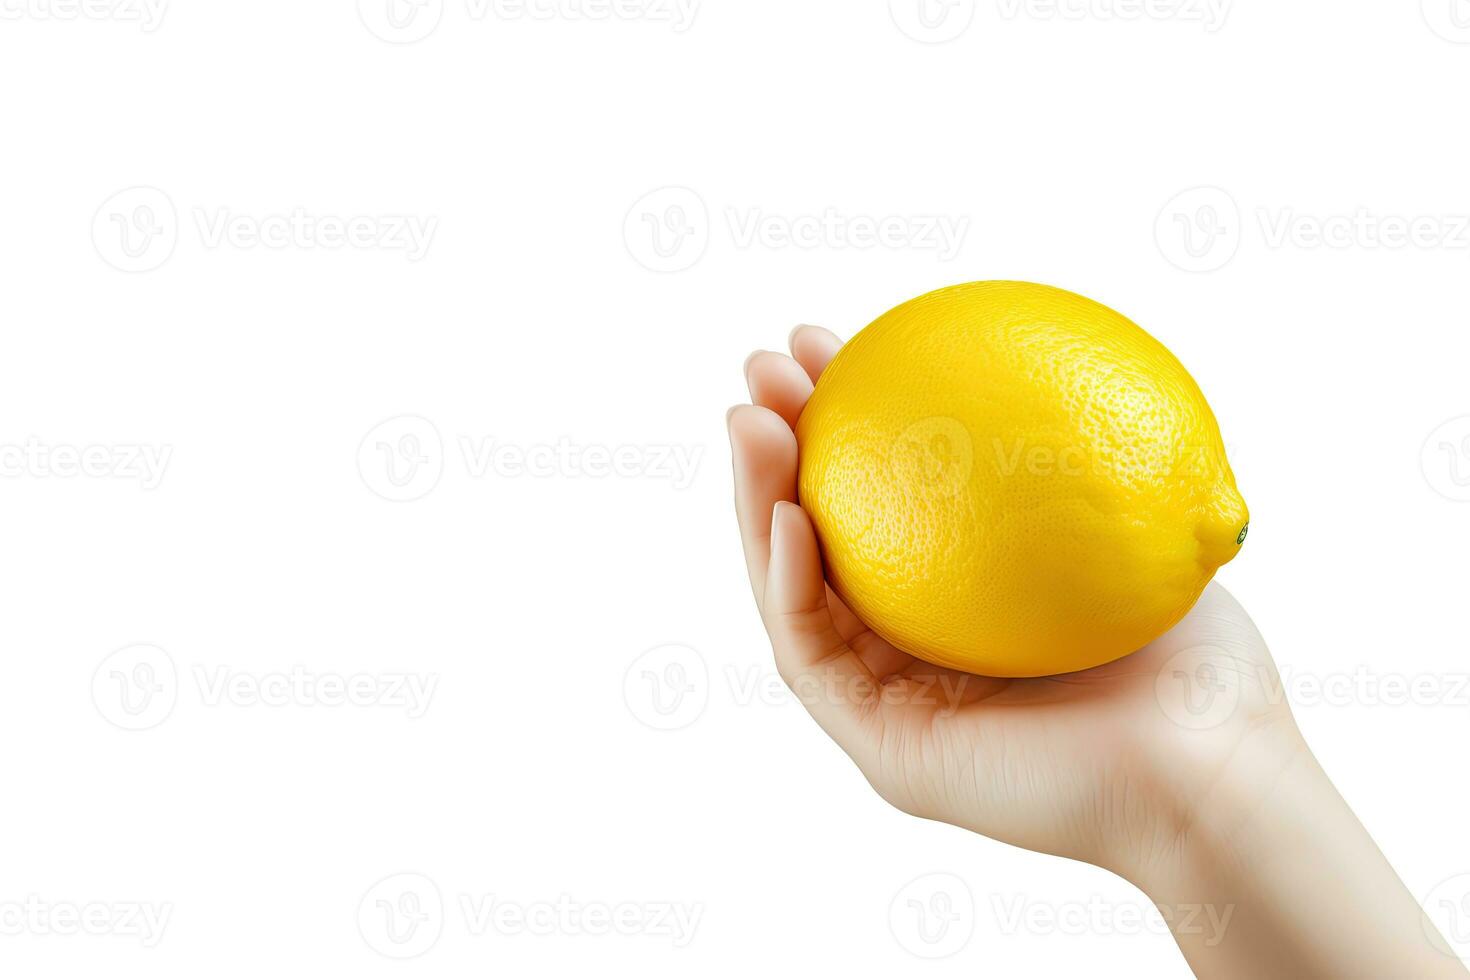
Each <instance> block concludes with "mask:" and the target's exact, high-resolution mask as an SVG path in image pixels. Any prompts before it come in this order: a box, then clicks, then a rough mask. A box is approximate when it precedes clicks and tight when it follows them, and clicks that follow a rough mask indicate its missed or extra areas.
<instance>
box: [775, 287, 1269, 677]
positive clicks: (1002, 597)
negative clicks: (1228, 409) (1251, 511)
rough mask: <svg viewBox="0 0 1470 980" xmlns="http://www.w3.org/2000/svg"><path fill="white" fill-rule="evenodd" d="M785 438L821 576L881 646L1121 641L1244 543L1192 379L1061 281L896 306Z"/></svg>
mask: <svg viewBox="0 0 1470 980" xmlns="http://www.w3.org/2000/svg"><path fill="white" fill-rule="evenodd" d="M796 435H797V440H798V442H799V444H800V449H801V456H800V459H801V471H800V495H801V503H802V505H803V506H804V507H805V508H806V509H807V511H808V512H809V513H810V514H811V517H812V521H813V523H814V524H815V526H816V529H817V535H818V537H819V539H820V541H821V544H822V552H823V556H824V558H825V561H826V567H827V574H828V578H829V580H830V581H831V584H832V587H833V588H834V589H835V590H836V592H837V593H838V595H840V596H841V597H842V599H843V600H844V601H845V602H846V603H847V604H848V605H849V606H850V607H851V608H852V609H853V611H854V612H856V613H857V614H858V615H859V616H860V617H861V618H862V619H863V620H864V621H865V622H866V623H867V624H868V625H869V626H870V627H871V628H872V629H874V630H875V631H876V632H877V633H878V634H880V635H881V636H883V637H884V638H885V639H887V640H888V641H889V642H890V643H892V644H894V645H895V646H897V647H899V648H900V649H902V650H905V651H907V652H909V653H911V654H913V655H915V656H917V657H920V658H922V659H924V660H927V661H929V662H931V663H935V664H940V665H943V666H947V667H956V668H959V669H961V670H966V671H970V672H972V673H979V674H990V675H994V676H1000V677H1035V676H1040V675H1045V674H1058V673H1065V672H1067V671H1074V670H1081V669H1083V668H1086V667H1093V666H1096V665H1098V664H1102V663H1107V662H1108V661H1110V660H1115V659H1117V658H1118V657H1121V656H1124V655H1125V654H1128V653H1131V652H1132V651H1134V650H1137V649H1138V648H1139V647H1141V646H1144V645H1145V644H1147V643H1148V642H1149V641H1150V640H1153V639H1154V638H1156V637H1157V636H1159V635H1160V634H1161V633H1163V632H1164V631H1165V630H1167V629H1168V628H1169V627H1171V626H1173V625H1174V624H1175V623H1176V622H1178V621H1179V619H1180V618H1181V617H1183V616H1184V614H1185V613H1186V612H1188V611H1189V609H1190V607H1191V606H1193V605H1194V602H1195V600H1196V599H1198V598H1199V595H1200V593H1201V592H1202V591H1203V590H1204V587H1205V585H1206V584H1208V583H1209V581H1210V578H1211V577H1212V576H1213V575H1214V574H1215V569H1217V568H1218V567H1219V566H1221V565H1223V564H1224V563H1226V562H1228V561H1229V560H1230V559H1232V558H1234V557H1235V555H1236V553H1237V552H1238V551H1239V550H1240V546H1241V544H1242V543H1243V542H1244V541H1245V535H1246V529H1247V527H1248V522H1249V515H1248V514H1247V512H1246V507H1245V501H1244V500H1242V499H1241V496H1240V493H1239V492H1238V491H1237V490H1236V489H1235V476H1234V474H1232V473H1231V471H1230V464H1229V463H1228V462H1226V459H1225V447H1224V445H1223V443H1222V442H1221V439H1220V430H1219V428H1218V426H1217V425H1216V423H1215V416H1214V414H1213V413H1212V412H1211V411H1210V407H1209V405H1207V404H1206V403H1205V398H1204V395H1202V394H1201V393H1200V390H1199V387H1198V386H1197V385H1196V384H1195V382H1194V379H1193V378H1191V377H1190V376H1189V374H1188V372H1186V371H1185V370H1184V367H1183V365H1181V364H1180V363H1179V361H1178V360H1176V359H1175V357H1174V355H1172V354H1170V353H1169V351H1168V350H1167V349H1165V347H1164V346H1163V345H1162V344H1160V343H1159V342H1158V341H1157V340H1154V339H1153V338H1152V337H1150V336H1149V335H1148V334H1146V333H1144V331H1143V330H1142V329H1140V328H1139V327H1138V326H1137V325H1136V324H1134V323H1133V322H1132V321H1130V320H1129V319H1127V318H1126V317H1124V316H1122V315H1121V314H1119V313H1116V312H1114V311H1113V310H1110V309H1108V308H1107V307H1106V306H1103V305H1102V304H1100V303H1096V302H1093V301H1092V300H1090V299H1087V298H1085V297H1082V296H1078V295H1077V294H1075V293H1069V292H1066V291H1065V290H1061V289H1056V288H1054V287H1051V286H1041V285H1036V284H1034V283H1025V282H975V283H968V284H966V285H962V286H952V287H950V288H948V289H940V290H938V291H936V292H932V293H929V294H927V295H924V296H920V297H919V298H917V299H914V300H910V301H909V302H907V303H904V304H903V305H902V306H899V307H897V308H896V309H893V310H890V311H889V312H888V313H885V314H884V315H883V316H881V317H879V318H878V319H877V320H876V321H874V322H873V323H872V324H870V325H869V326H868V327H867V328H866V329H864V330H863V331H861V332H860V333H859V334H858V335H857V336H856V337H854V338H853V339H852V340H851V341H849V342H848V343H847V345H846V346H844V347H843V348H842V350H841V351H839V352H838V354H837V356H836V357H835V358H834V359H833V361H832V363H831V364H830V365H828V367H827V369H826V371H824V372H823V374H822V376H821V379H820V380H819V381H818V382H817V386H816V391H815V392H814V393H813V394H812V397H811V401H809V402H808V403H807V406H806V408H805V410H803V412H802V415H801V419H800V422H799V424H798V425H797V430H796Z"/></svg>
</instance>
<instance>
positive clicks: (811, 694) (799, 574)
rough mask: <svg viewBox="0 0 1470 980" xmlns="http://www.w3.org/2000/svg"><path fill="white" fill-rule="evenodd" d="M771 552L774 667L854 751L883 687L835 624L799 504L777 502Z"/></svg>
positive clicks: (768, 597)
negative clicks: (880, 688)
mask: <svg viewBox="0 0 1470 980" xmlns="http://www.w3.org/2000/svg"><path fill="white" fill-rule="evenodd" d="M770 549H771V558H770V565H769V567H768V569H767V572H766V584H765V595H764V600H763V602H762V609H761V611H762V615H763V617H764V619H765V623H766V631H767V632H768V633H769V634H770V636H771V646H772V648H773V649H774V650H775V652H776V667H777V669H778V670H779V671H780V673H781V677H782V678H783V679H784V680H785V681H786V683H787V684H788V685H790V687H791V689H792V691H794V692H795V693H796V696H797V698H798V699H799V700H800V701H801V702H802V703H803V704H804V705H806V707H807V710H808V711H810V712H811V714H812V717H814V718H815V719H816V720H817V723H818V724H819V725H821V726H822V727H823V728H824V729H826V731H827V733H828V734H829V735H831V736H832V738H833V739H835V740H836V741H837V743H838V744H839V745H841V746H842V747H843V748H844V749H847V750H848V752H849V753H852V752H854V751H855V750H856V749H857V748H858V747H859V746H860V744H861V742H862V740H863V739H864V738H865V734H866V731H867V728H866V724H867V721H868V719H869V718H870V717H871V715H872V712H873V711H874V710H875V709H876V708H877V707H878V705H879V696H878V693H879V684H878V682H877V679H876V678H875V677H874V676H873V674H872V672H871V671H869V670H868V668H867V667H866V666H865V665H864V664H863V662H862V660H861V659H860V658H859V657H858V655H857V654H856V653H855V652H853V650H852V648H851V647H849V646H848V645H847V643H846V641H844V640H843V639H842V636H841V635H840V634H839V633H838V632H837V628H836V626H835V625H834V624H833V622H832V614H831V612H830V611H829V610H828V608H827V583H826V581H825V579H824V578H823V577H822V558H821V552H820V551H819V550H818V548H817V538H816V534H815V532H813V530H812V525H811V521H810V520H808V519H807V516H806V512H805V511H803V510H802V509H801V508H800V507H798V506H797V505H796V504H793V503H786V502H781V503H778V504H776V505H775V508H774V511H773V513H772V516H771V542H770Z"/></svg>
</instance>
